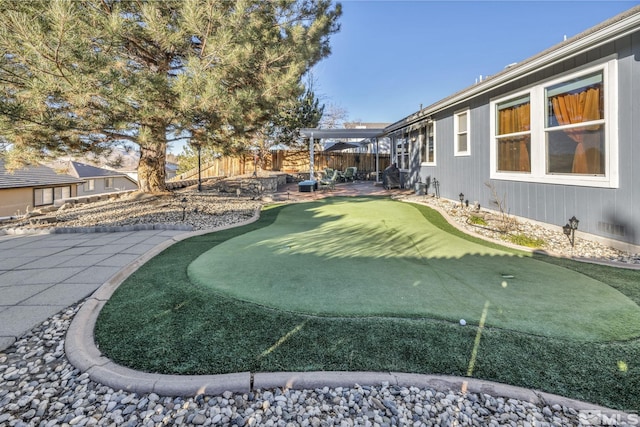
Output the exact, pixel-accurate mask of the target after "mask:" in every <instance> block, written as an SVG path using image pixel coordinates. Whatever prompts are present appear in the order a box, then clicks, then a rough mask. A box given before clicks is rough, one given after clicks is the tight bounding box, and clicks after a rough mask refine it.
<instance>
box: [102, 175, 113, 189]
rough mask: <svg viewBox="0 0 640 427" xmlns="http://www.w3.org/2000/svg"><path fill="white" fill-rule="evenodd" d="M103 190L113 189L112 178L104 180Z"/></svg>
mask: <svg viewBox="0 0 640 427" xmlns="http://www.w3.org/2000/svg"><path fill="white" fill-rule="evenodd" d="M104 188H113V178H111V177H110V178H105V179H104Z"/></svg>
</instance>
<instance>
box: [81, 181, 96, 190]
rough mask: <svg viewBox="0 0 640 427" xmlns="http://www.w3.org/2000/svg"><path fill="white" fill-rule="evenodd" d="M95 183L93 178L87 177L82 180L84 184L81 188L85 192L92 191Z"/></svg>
mask: <svg viewBox="0 0 640 427" xmlns="http://www.w3.org/2000/svg"><path fill="white" fill-rule="evenodd" d="M95 186H96V183H95V180H93V179H88V180H86V181H85V182H84V185H83V186H82V189H83V190H84V191H85V192H87V191H93V190H94V189H95Z"/></svg>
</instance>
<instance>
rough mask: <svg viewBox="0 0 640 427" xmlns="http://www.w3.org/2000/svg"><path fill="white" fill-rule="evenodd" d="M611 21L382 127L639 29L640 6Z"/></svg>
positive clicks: (408, 122) (417, 116) (413, 120)
mask: <svg viewBox="0 0 640 427" xmlns="http://www.w3.org/2000/svg"><path fill="white" fill-rule="evenodd" d="M625 15H626V16H625ZM619 17H622V18H621V19H619V20H618V19H616V18H619ZM610 21H614V22H612V23H611V24H608V25H607V24H606V22H609V21H606V22H605V24H602V26H601V27H599V26H596V27H593V28H592V29H589V30H586V31H584V32H582V33H580V34H578V35H577V36H575V37H573V38H571V39H569V40H567V41H565V42H562V43H560V44H558V45H555V46H553V47H551V48H549V49H547V50H546V51H543V52H542V53H540V54H538V55H535V56H533V57H531V58H529V59H527V60H525V61H523V62H522V63H520V64H518V65H515V66H513V67H512V68H509V69H507V70H505V71H501V72H500V73H498V74H496V75H494V76H491V77H489V78H487V80H484V81H483V82H481V83H477V84H475V85H473V86H470V87H469V88H467V89H464V90H462V91H460V92H458V93H456V94H453V95H452V96H450V97H448V98H445V99H443V100H440V101H438V102H436V103H434V104H431V105H429V106H428V107H426V108H424V109H422V110H420V111H418V112H416V113H414V114H412V115H410V116H407V117H405V118H403V119H402V120H399V121H397V122H395V123H393V124H391V125H389V126H387V127H386V128H385V129H384V131H385V134H390V133H393V132H395V131H397V130H399V129H401V128H404V127H406V126H409V125H411V124H414V123H416V122H419V121H421V120H424V119H425V118H428V116H431V115H433V114H436V113H438V112H440V111H442V110H444V109H447V108H451V107H453V106H455V105H456V104H459V103H460V102H462V101H464V100H466V99H469V98H472V97H475V96H478V95H482V94H483V93H486V92H488V91H490V90H493V89H496V88H498V87H501V86H503V85H505V84H507V83H509V82H511V81H512V80H515V79H518V78H522V77H526V76H527V75H529V74H531V73H534V72H536V71H538V70H540V69H541V68H543V67H549V66H552V65H554V64H556V63H558V62H560V61H564V60H566V59H569V58H571V57H574V56H576V55H580V54H581V53H584V52H585V51H587V50H591V49H593V48H595V47H598V46H601V45H603V44H605V43H609V42H611V41H613V40H616V39H619V38H621V37H624V36H627V35H629V34H631V33H633V32H635V31H638V24H639V22H640V6H638V7H635V8H633V9H631V10H629V11H627V12H625V13H623V14H621V15H618V16H616V17H614V18H612V19H611V20H610Z"/></svg>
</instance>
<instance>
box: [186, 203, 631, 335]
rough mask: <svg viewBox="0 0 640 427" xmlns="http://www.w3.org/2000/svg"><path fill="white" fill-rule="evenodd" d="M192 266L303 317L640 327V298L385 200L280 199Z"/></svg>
mask: <svg viewBox="0 0 640 427" xmlns="http://www.w3.org/2000/svg"><path fill="white" fill-rule="evenodd" d="M188 274H189V278H190V280H191V282H193V283H196V284H198V285H200V286H202V287H204V288H207V287H208V288H211V289H212V290H213V291H216V292H220V293H222V294H224V295H226V296H230V297H233V298H236V299H239V300H243V301H249V302H254V303H256V304H261V305H264V306H268V307H273V308H277V309H280V310H287V311H292V312H298V313H305V314H313V315H323V316H388V317H427V318H435V319H443V320H449V321H453V322H457V321H459V319H465V320H466V321H467V322H468V323H474V324H479V322H480V319H481V318H482V317H483V316H484V318H485V325H486V326H492V327H497V328H503V329H511V330H515V331H520V332H526V333H529V334H535V335H542V336H550V337H558V338H567V339H577V340H584V341H605V342H607V341H619V340H627V339H630V338H635V337H638V336H640V307H639V306H638V305H636V304H635V303H634V302H633V301H631V300H630V299H629V298H627V297H626V296H624V295H623V294H622V293H620V292H618V291H616V290H615V289H613V288H611V287H610V286H608V285H606V284H604V283H602V282H600V281H597V280H594V279H592V278H589V277H586V276H584V275H582V274H579V273H577V272H575V271H572V270H568V269H566V268H562V267H558V266H554V265H549V264H544V263H542V262H541V261H538V260H535V259H532V258H530V257H523V256H518V255H517V254H514V253H510V252H505V251H504V250H500V249H499V248H494V247H487V246H485V245H483V244H481V243H474V242H470V241H468V240H465V239H463V238H461V237H457V236H453V235H451V234H449V233H447V232H446V231H444V230H442V229H440V228H438V227H436V226H435V225H433V224H431V223H430V222H429V221H427V219H426V218H425V217H424V216H423V215H422V214H421V212H420V210H419V209H418V208H417V206H416V205H410V204H406V203H400V202H397V201H393V200H390V199H384V200H381V199H356V200H353V199H346V198H341V199H324V200H322V201H318V202H313V203H303V204H296V205H290V206H287V207H286V208H283V209H282V210H281V211H280V213H279V214H278V217H277V219H276V220H275V221H274V222H273V224H271V225H269V226H267V227H263V228H260V229H258V230H254V231H252V232H250V233H245V234H243V235H241V236H238V237H236V238H233V239H230V240H227V241H226V242H224V243H222V244H220V245H217V246H215V247H214V248H212V249H210V250H208V251H207V252H205V253H203V254H202V255H201V256H199V257H198V258H197V259H196V260H195V261H194V262H193V263H191V265H190V266H189V268H188ZM505 276H506V277H505ZM511 276H513V277H511ZM485 307H486V309H485ZM612 313H615V314H616V315H615V316H612V315H611V314H612Z"/></svg>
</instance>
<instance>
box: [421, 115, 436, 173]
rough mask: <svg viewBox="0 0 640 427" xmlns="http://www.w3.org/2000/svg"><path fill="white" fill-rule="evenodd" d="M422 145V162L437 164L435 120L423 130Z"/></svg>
mask: <svg viewBox="0 0 640 427" xmlns="http://www.w3.org/2000/svg"><path fill="white" fill-rule="evenodd" d="M421 133H422V147H421V149H420V152H421V158H420V161H421V162H422V163H425V164H428V165H435V164H436V140H435V122H429V123H427V124H426V125H425V127H424V128H423V129H422V130H421Z"/></svg>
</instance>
